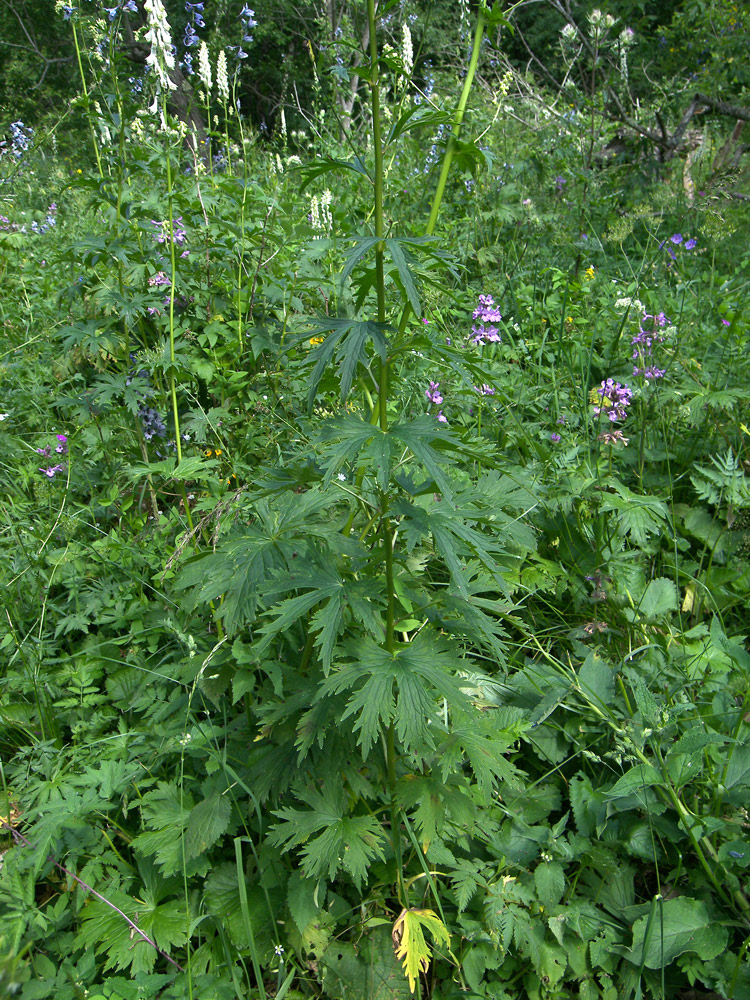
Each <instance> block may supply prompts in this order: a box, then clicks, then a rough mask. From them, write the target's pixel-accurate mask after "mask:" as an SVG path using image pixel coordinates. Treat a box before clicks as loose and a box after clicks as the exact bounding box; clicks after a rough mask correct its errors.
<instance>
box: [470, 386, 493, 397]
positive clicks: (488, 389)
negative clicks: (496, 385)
mask: <svg viewBox="0 0 750 1000" xmlns="http://www.w3.org/2000/svg"><path fill="white" fill-rule="evenodd" d="M474 392H477V393H479V395H480V396H494V395H495V390H494V389H493V388H492V386H491V385H487V384H486V383H485V384H484V385H482V387H481V388H480V387H479V386H478V385H475V386H474Z"/></svg>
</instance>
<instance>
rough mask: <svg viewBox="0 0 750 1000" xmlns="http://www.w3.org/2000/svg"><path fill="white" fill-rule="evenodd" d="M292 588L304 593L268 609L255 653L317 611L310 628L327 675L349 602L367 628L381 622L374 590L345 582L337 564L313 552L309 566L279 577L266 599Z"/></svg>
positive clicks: (299, 567)
mask: <svg viewBox="0 0 750 1000" xmlns="http://www.w3.org/2000/svg"><path fill="white" fill-rule="evenodd" d="M352 551H354V550H352ZM349 554H350V555H351V554H352V552H350V553H349ZM291 589H294V590H304V591H305V593H300V594H297V595H296V596H295V597H289V598H287V599H286V600H283V601H280V602H278V603H276V604H274V605H273V606H272V607H271V608H269V610H268V611H267V612H266V618H268V619H269V620H268V621H267V623H266V624H265V625H263V627H262V628H260V629H259V631H258V634H259V636H260V637H261V638H259V639H258V640H257V641H256V643H255V645H254V647H253V648H254V652H256V653H261V652H263V651H264V650H265V649H267V648H268V647H269V645H270V644H271V642H272V640H273V639H274V638H275V637H276V636H277V635H279V634H280V633H282V632H286V631H287V630H288V629H289V628H290V627H291V626H292V625H293V624H294V623H295V622H296V621H298V620H299V619H301V618H303V617H304V616H305V615H306V614H307V613H308V612H310V611H312V610H313V608H317V609H316V610H315V612H314V614H313V615H312V616H311V617H310V619H309V621H308V623H307V627H308V629H309V630H310V632H311V633H314V634H315V645H316V647H317V648H318V649H319V650H320V654H321V661H322V664H323V670H324V672H325V673H326V674H327V673H328V671H329V670H330V667H331V660H332V657H333V650H334V646H335V644H336V641H337V639H338V637H339V635H340V634H341V632H342V631H343V628H344V624H345V616H346V611H347V608H349V606H350V603H351V608H352V612H353V613H354V614H356V616H357V617H359V618H360V620H363V621H364V623H365V625H366V626H370V627H372V625H373V624H376V623H377V621H378V615H377V607H376V605H375V604H373V602H372V598H373V594H372V587H371V586H370V587H369V588H368V587H367V586H366V584H364V582H360V581H357V580H351V579H345V578H344V577H343V576H342V575H341V573H340V572H339V571H338V569H337V568H336V566H335V565H333V564H332V563H330V562H327V561H326V560H325V559H324V558H323V557H321V556H320V555H319V554H317V553H315V552H314V551H312V550H311V551H310V552H309V554H308V565H300V564H299V562H297V563H296V564H295V567H294V571H293V572H290V573H286V574H283V575H281V576H277V577H276V578H275V579H273V580H272V581H271V582H270V584H269V586H268V587H267V589H266V596H268V595H275V594H279V592H283V591H286V590H291ZM318 605H320V606H319V607H317V606H318ZM271 619H272V620H271Z"/></svg>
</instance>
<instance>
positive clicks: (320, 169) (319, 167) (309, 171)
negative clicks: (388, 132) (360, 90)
mask: <svg viewBox="0 0 750 1000" xmlns="http://www.w3.org/2000/svg"><path fill="white" fill-rule="evenodd" d="M360 72H361V71H360ZM341 170H351V171H353V172H354V173H355V174H360V175H362V176H363V177H367V178H369V177H370V175H369V173H368V172H367V167H366V166H365V165H364V163H363V162H362V160H360V158H359V157H358V156H355V157H354V159H352V160H338V159H336V158H335V157H333V156H326V157H323V158H322V159H320V160H318V161H317V162H316V163H313V164H311V165H310V166H308V167H304V168H302V171H303V175H304V179H303V181H302V185H301V187H300V191H304V189H305V188H306V187H307V185H308V184H310V183H312V181H314V180H316V179H317V178H318V177H321V176H323V175H324V174H330V173H336V172H338V171H341Z"/></svg>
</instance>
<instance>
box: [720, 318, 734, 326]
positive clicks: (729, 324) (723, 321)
mask: <svg viewBox="0 0 750 1000" xmlns="http://www.w3.org/2000/svg"><path fill="white" fill-rule="evenodd" d="M721 322H722V323H723V324H724V326H731V325H732V324H731V323H730V322H729V320H728V319H723V320H722V321H721Z"/></svg>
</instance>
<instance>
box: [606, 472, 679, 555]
mask: <svg viewBox="0 0 750 1000" xmlns="http://www.w3.org/2000/svg"><path fill="white" fill-rule="evenodd" d="M606 485H607V486H608V487H609V488H610V489H611V490H613V491H614V492H609V493H605V494H604V496H603V499H602V503H601V509H602V511H613V512H614V513H615V514H616V515H617V518H616V523H617V530H618V533H619V534H621V535H629V536H630V537H631V538H632V540H633V542H634V543H635V544H636V545H638V546H644V545H646V544H647V543H648V539H649V536H650V535H658V534H660V533H661V532H662V531H664V530H665V529H666V528H667V526H668V523H669V520H668V512H667V507H666V504H665V503H663V501H661V500H659V499H657V498H656V497H653V496H642V495H640V494H638V493H633V492H632V490H629V489H628V488H627V486H624V485H623V484H622V483H621V482H619V481H618V480H616V479H609V480H608V481H607V483H606Z"/></svg>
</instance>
